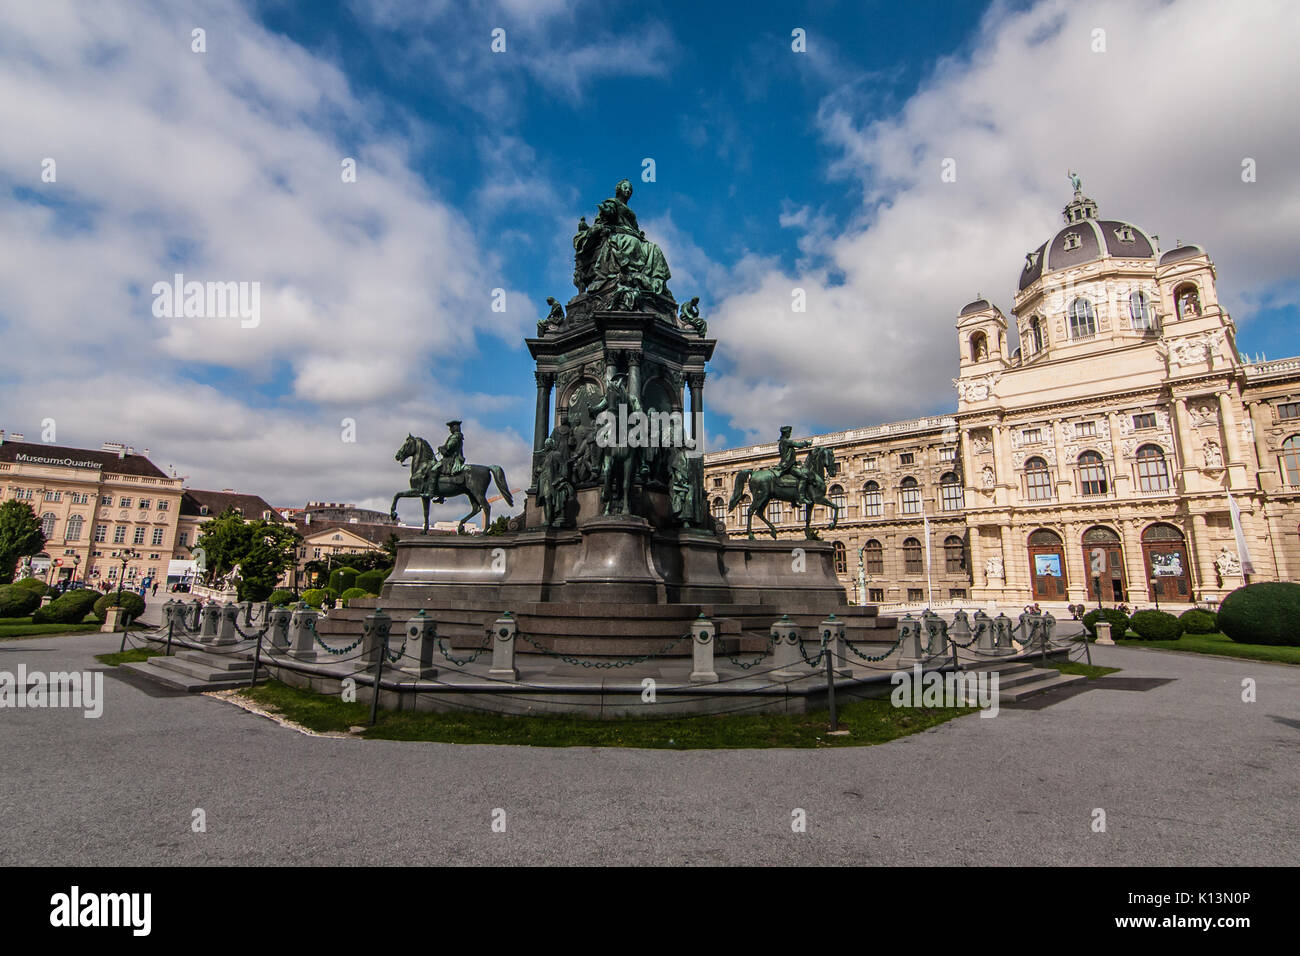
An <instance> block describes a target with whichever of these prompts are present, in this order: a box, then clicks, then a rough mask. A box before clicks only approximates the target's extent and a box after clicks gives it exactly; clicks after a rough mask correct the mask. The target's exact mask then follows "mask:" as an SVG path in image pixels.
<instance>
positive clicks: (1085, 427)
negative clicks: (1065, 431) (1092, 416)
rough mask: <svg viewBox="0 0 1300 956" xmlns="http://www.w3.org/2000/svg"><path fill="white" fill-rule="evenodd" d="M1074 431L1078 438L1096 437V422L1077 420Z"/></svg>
mask: <svg viewBox="0 0 1300 956" xmlns="http://www.w3.org/2000/svg"><path fill="white" fill-rule="evenodd" d="M1074 431H1075V434H1077V435H1078V436H1079V437H1080V438H1096V437H1097V423H1096V422H1079V423H1078V424H1076V425H1075V426H1074Z"/></svg>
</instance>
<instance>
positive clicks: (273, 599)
mask: <svg viewBox="0 0 1300 956" xmlns="http://www.w3.org/2000/svg"><path fill="white" fill-rule="evenodd" d="M266 600H267V601H268V602H270V604H271V606H272V607H284V606H285V605H286V604H292V603H293V592H292V591H272V592H271V596H270V597H268V598H267V599H266Z"/></svg>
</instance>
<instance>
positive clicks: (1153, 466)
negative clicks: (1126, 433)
mask: <svg viewBox="0 0 1300 956" xmlns="http://www.w3.org/2000/svg"><path fill="white" fill-rule="evenodd" d="M1137 471H1138V489H1139V490H1141V491H1168V490H1169V465H1168V464H1167V463H1166V462H1165V453H1164V452H1163V451H1161V450H1160V448H1159V447H1158V446H1156V445H1143V446H1142V447H1141V448H1139V449H1138V450H1137Z"/></svg>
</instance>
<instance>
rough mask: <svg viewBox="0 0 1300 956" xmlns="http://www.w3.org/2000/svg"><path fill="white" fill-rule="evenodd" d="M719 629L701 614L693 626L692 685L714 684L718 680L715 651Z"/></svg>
mask: <svg viewBox="0 0 1300 956" xmlns="http://www.w3.org/2000/svg"><path fill="white" fill-rule="evenodd" d="M717 634H718V629H717V625H715V624H714V623H713V622H712V621H710V620H709V619H708V618H706V617H705V616H704V612H703V611H701V612H700V616H699V618H698V619H696V621H695V623H693V624H692V625H691V650H692V655H691V665H692V666H691V683H692V684H712V683H715V682H716V681H717V679H718V674H717V671H715V670H714V669H713V651H714V648H715V646H716V640H717Z"/></svg>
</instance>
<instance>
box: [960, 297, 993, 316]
mask: <svg viewBox="0 0 1300 956" xmlns="http://www.w3.org/2000/svg"><path fill="white" fill-rule="evenodd" d="M991 308H993V307H992V306H991V305H989V300H988V299H976V300H975V301H974V302H971V303H969V304H968V305H966V306H965V307H964V308H963V309H962V310H961V313H960V314H961V315H971V314H972V313H975V312H983V311H984V310H985V309H991Z"/></svg>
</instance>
